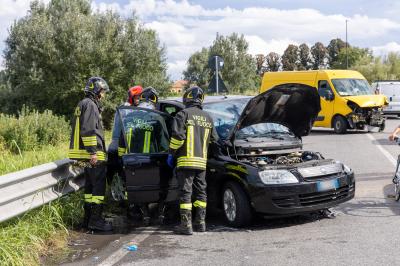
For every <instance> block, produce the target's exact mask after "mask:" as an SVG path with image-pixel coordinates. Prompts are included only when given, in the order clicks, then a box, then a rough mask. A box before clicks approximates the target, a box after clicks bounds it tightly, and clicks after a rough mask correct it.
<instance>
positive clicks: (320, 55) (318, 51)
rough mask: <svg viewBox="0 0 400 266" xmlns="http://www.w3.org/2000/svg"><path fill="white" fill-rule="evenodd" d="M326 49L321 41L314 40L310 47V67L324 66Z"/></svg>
mask: <svg viewBox="0 0 400 266" xmlns="http://www.w3.org/2000/svg"><path fill="white" fill-rule="evenodd" d="M327 54H328V51H327V49H326V48H325V46H324V45H323V44H322V43H321V42H316V43H315V44H314V45H313V46H312V47H311V56H312V69H320V68H324V67H325V66H326V60H327Z"/></svg>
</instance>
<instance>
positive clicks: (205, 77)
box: [183, 48, 211, 88]
mask: <svg viewBox="0 0 400 266" xmlns="http://www.w3.org/2000/svg"><path fill="white" fill-rule="evenodd" d="M209 57H210V51H209V49H207V48H202V49H201V51H198V52H195V53H194V54H192V55H191V56H190V57H189V60H188V67H187V69H186V70H185V71H184V72H183V76H184V79H185V80H188V81H189V84H196V85H197V86H199V87H202V88H206V87H207V84H208V81H209V79H210V77H211V70H210V69H209V68H208V59H209Z"/></svg>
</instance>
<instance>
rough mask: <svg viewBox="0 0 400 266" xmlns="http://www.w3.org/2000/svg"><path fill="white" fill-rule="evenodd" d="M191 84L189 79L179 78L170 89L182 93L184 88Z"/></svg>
mask: <svg viewBox="0 0 400 266" xmlns="http://www.w3.org/2000/svg"><path fill="white" fill-rule="evenodd" d="M188 85H189V81H187V80H177V81H175V82H174V84H173V85H172V87H171V88H170V91H171V92H172V93H176V94H179V93H182V92H183V90H184V89H185V88H186V87H187V86H188Z"/></svg>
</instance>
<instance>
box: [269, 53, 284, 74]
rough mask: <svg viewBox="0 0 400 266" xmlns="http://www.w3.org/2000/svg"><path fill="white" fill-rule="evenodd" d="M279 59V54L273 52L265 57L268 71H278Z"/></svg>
mask: <svg viewBox="0 0 400 266" xmlns="http://www.w3.org/2000/svg"><path fill="white" fill-rule="evenodd" d="M280 58H281V57H280V56H279V54H277V53H275V52H270V53H269V54H268V55H267V57H266V62H267V67H268V71H271V72H276V71H279V68H280V67H281V62H280Z"/></svg>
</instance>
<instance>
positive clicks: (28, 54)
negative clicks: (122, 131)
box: [4, 0, 169, 115]
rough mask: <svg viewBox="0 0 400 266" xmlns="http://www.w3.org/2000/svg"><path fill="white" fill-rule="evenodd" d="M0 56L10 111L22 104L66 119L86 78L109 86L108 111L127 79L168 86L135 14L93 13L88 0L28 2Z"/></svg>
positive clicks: (162, 60)
mask: <svg viewBox="0 0 400 266" xmlns="http://www.w3.org/2000/svg"><path fill="white" fill-rule="evenodd" d="M4 55H5V60H6V70H7V71H6V73H7V80H8V81H9V83H10V87H11V91H10V93H9V95H8V99H9V100H8V103H7V108H6V109H8V111H9V112H15V111H16V110H20V109H21V106H22V105H23V104H25V105H26V106H28V107H32V108H35V109H38V110H40V111H42V110H44V109H51V110H53V111H55V113H57V114H63V115H64V114H65V115H70V114H71V113H72V110H73V108H74V107H75V105H76V104H77V102H78V101H79V99H80V98H81V97H82V95H83V93H82V89H83V87H84V85H85V82H86V80H87V79H88V78H89V77H90V76H101V77H103V78H104V79H105V80H106V81H107V82H108V83H109V85H110V88H111V91H112V93H111V95H110V96H109V97H108V100H107V101H106V103H105V107H106V108H107V109H108V110H109V112H111V111H112V109H114V108H115V106H116V105H117V104H119V103H120V102H121V101H123V100H124V99H125V97H126V91H127V88H128V86H129V85H131V81H132V80H134V82H135V83H136V84H142V85H143V86H154V87H155V88H157V89H159V90H161V92H164V91H166V89H167V88H168V85H169V84H168V79H167V76H166V68H167V65H166V57H165V49H164V47H162V46H161V45H160V43H159V40H158V37H157V35H156V33H155V32H154V31H153V30H149V29H145V28H144V27H143V25H142V24H140V22H139V21H138V19H137V18H136V17H135V16H131V17H129V18H122V17H120V16H119V15H117V14H115V13H113V12H111V11H110V12H107V13H105V14H102V13H97V12H96V11H92V10H91V6H90V1H89V0H52V1H50V3H49V4H48V5H44V4H41V3H39V2H38V1H34V2H32V3H31V8H30V10H29V13H28V15H26V16H25V17H23V18H22V19H20V20H18V21H17V22H15V23H14V25H13V26H12V27H11V29H10V35H9V36H8V38H7V40H6V49H5V52H4Z"/></svg>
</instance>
